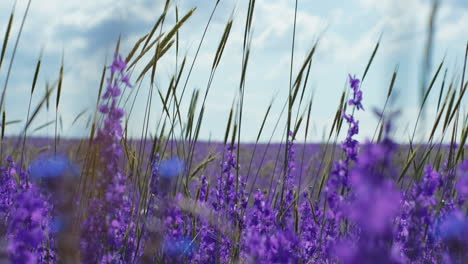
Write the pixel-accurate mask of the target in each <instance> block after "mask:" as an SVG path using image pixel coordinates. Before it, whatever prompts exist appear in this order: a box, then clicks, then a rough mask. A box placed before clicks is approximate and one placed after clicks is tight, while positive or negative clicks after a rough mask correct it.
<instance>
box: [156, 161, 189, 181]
mask: <svg viewBox="0 0 468 264" xmlns="http://www.w3.org/2000/svg"><path fill="white" fill-rule="evenodd" d="M182 172H184V162H183V161H182V160H181V159H179V158H176V157H174V158H170V159H166V160H163V161H161V163H160V164H159V168H158V173H159V176H160V177H162V178H166V179H169V178H173V177H176V176H178V175H179V174H181V173H182Z"/></svg>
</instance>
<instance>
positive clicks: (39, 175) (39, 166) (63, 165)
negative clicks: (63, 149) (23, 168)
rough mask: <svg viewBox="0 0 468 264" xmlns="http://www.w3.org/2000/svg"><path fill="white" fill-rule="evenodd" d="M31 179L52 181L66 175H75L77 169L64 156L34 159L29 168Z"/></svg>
mask: <svg viewBox="0 0 468 264" xmlns="http://www.w3.org/2000/svg"><path fill="white" fill-rule="evenodd" d="M29 171H30V175H31V178H32V179H37V180H39V179H53V178H59V177H64V176H66V175H77V174H78V172H77V167H76V166H74V165H73V164H72V163H71V162H70V160H69V159H68V158H67V157H65V156H51V157H45V158H39V159H36V160H35V161H33V162H32V163H31V165H30V166H29Z"/></svg>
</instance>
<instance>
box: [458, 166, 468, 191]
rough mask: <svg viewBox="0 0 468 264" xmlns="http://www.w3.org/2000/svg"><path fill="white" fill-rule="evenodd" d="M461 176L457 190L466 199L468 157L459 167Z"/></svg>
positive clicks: (467, 189)
mask: <svg viewBox="0 0 468 264" xmlns="http://www.w3.org/2000/svg"><path fill="white" fill-rule="evenodd" d="M459 172H460V178H459V179H458V182H457V185H456V187H457V190H458V194H459V195H460V198H461V199H462V200H466V199H467V198H468V159H466V160H465V161H464V162H463V163H462V164H461V165H460V167H459Z"/></svg>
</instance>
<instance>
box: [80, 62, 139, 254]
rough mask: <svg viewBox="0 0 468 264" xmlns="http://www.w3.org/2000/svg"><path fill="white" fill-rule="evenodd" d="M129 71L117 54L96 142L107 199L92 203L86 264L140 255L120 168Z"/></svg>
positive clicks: (85, 242) (86, 229)
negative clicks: (123, 99) (123, 94)
mask: <svg viewBox="0 0 468 264" xmlns="http://www.w3.org/2000/svg"><path fill="white" fill-rule="evenodd" d="M126 67H127V65H126V62H125V61H124V60H123V59H122V57H121V56H120V55H118V54H116V55H115V57H114V62H113V64H112V65H111V66H110V69H111V77H110V78H108V79H107V89H106V91H105V93H104V96H103V100H106V102H105V103H104V104H102V105H101V106H100V107H99V111H100V112H101V113H102V114H103V115H104V116H105V119H104V121H103V122H104V124H103V126H102V127H101V128H100V129H99V131H98V135H97V138H96V143H97V144H99V146H100V159H101V162H102V165H103V169H102V171H101V172H100V178H99V186H100V187H101V188H103V190H104V197H96V198H94V199H93V200H92V201H91V206H90V207H89V212H88V213H89V215H88V217H87V219H86V220H85V221H84V222H83V225H82V240H81V251H82V256H83V262H85V263H96V262H100V263H129V262H130V261H132V260H133V259H134V258H135V257H136V254H137V252H135V250H136V243H137V239H136V223H135V219H134V214H133V209H134V203H133V199H132V198H133V193H132V188H131V185H129V184H128V179H127V177H126V176H125V174H124V173H123V171H122V169H121V167H120V166H121V157H122V155H123V147H122V144H121V139H122V136H123V129H122V124H121V123H122V117H123V116H124V110H123V109H122V108H120V107H118V106H117V104H118V98H119V96H120V94H121V89H120V87H121V86H122V85H125V86H127V87H131V85H130V83H129V75H128V74H126V73H125V69H126ZM112 78H113V79H112ZM109 101H110V102H109ZM103 244H104V245H105V247H103Z"/></svg>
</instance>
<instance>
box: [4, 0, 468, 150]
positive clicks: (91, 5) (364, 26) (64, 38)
mask: <svg viewBox="0 0 468 264" xmlns="http://www.w3.org/2000/svg"><path fill="white" fill-rule="evenodd" d="M14 2H15V1H13V0H2V1H0V36H3V35H4V33H5V30H6V25H7V23H8V19H9V15H10V12H11V10H12V8H13V6H14ZM16 2H17V5H16V8H15V22H14V25H13V29H12V35H11V38H12V39H16V36H17V34H18V30H19V27H20V23H21V17H22V15H23V13H24V11H25V8H26V4H27V0H18V1H16ZM162 2H163V1H161V0H112V1H111V0H79V1H78V0H47V1H40V0H33V1H32V4H31V7H30V13H29V16H28V19H27V21H26V24H25V26H24V31H23V35H22V38H21V41H20V43H19V46H18V51H17V55H16V59H15V62H14V65H13V71H12V75H11V79H10V83H9V85H8V91H7V94H6V96H7V97H6V109H7V110H6V111H7V119H8V120H16V119H21V120H23V121H24V120H25V118H26V112H27V104H28V100H29V97H28V96H29V90H30V86H31V82H32V78H33V75H34V69H35V63H36V60H37V58H38V56H39V54H40V51H41V49H42V48H43V49H44V55H43V69H42V71H41V74H40V77H39V82H38V87H37V92H36V96H34V98H33V105H36V104H37V103H38V101H39V100H40V98H41V97H42V95H43V94H44V92H45V84H46V82H53V81H54V80H55V79H56V78H57V76H58V73H59V69H60V61H61V57H62V53H63V54H64V58H65V75H64V86H63V94H62V99H61V100H62V101H61V105H60V113H61V115H62V118H63V132H62V135H63V136H68V137H79V136H83V135H84V133H85V132H86V131H87V129H86V119H87V117H88V116H90V115H91V114H92V111H93V108H94V106H95V102H96V96H97V90H98V87H99V81H100V74H101V70H102V67H103V65H104V63H105V60H106V58H107V63H109V61H110V60H109V58H110V57H111V55H112V51H113V48H114V47H115V43H116V40H117V38H118V36H119V34H121V36H122V48H121V50H122V51H123V53H124V54H127V53H128V52H129V51H130V49H131V47H132V45H133V43H135V41H136V40H137V39H138V38H139V37H141V36H142V35H144V34H145V33H147V32H149V31H150V30H151V28H152V26H153V24H154V23H155V22H156V20H157V18H158V17H159V15H160V13H161V10H162V5H163V3H162ZM431 2H432V1H430V0H336V1H311V0H299V1H298V14H297V28H296V46H295V50H296V51H295V57H294V72H295V73H297V71H298V70H299V68H300V66H301V64H302V61H303V60H304V58H305V56H306V54H307V52H308V50H309V49H310V48H311V47H312V46H313V45H314V43H315V41H316V40H317V39H318V38H319V37H320V43H319V46H318V50H317V52H316V56H315V57H314V61H313V64H312V70H311V76H310V79H309V86H308V90H307V92H306V96H307V97H310V96H311V94H312V91H315V92H314V94H315V95H314V101H313V107H312V120H313V121H312V132H311V134H310V135H309V138H310V139H312V141H319V140H320V139H321V138H322V135H323V131H324V130H325V129H327V130H328V129H329V128H330V125H331V119H332V118H333V116H334V112H335V110H336V107H337V105H338V103H339V97H340V94H341V92H342V90H343V88H344V87H345V83H346V80H347V76H348V73H351V74H356V76H358V77H359V76H362V73H363V71H364V69H365V66H366V64H367V61H368V59H369V57H370V55H371V53H372V50H373V48H374V46H375V44H376V42H377V41H378V39H379V36H382V39H381V46H380V50H379V52H378V54H377V56H376V58H375V60H374V63H373V66H372V68H371V70H370V72H369V74H368V77H366V81H365V83H364V84H363V87H362V90H363V91H364V101H363V104H364V107H365V109H366V111H364V112H359V113H358V118H359V119H360V120H361V121H360V124H361V138H366V137H369V136H371V135H372V134H373V132H374V128H375V126H376V123H377V118H376V117H375V116H374V114H373V113H372V109H374V108H377V109H380V108H381V107H382V106H383V104H384V101H385V96H386V93H387V87H388V85H389V83H390V80H391V75H392V73H393V70H394V69H395V67H396V66H397V65H398V67H399V74H398V77H397V81H396V85H395V94H394V96H393V100H392V108H393V109H399V110H401V111H402V115H401V116H400V118H399V119H398V126H397V130H396V131H395V135H396V136H397V139H399V140H402V141H404V140H405V138H407V137H408V136H407V135H408V130H407V129H408V127H409V128H412V126H413V125H414V120H415V116H416V114H417V109H418V102H419V99H418V91H419V87H420V83H421V70H422V67H421V65H422V61H423V54H424V45H425V39H426V37H427V27H428V26H427V25H428V20H429V14H430V11H431ZM440 2H441V4H440V8H439V10H438V13H437V16H436V21H435V24H436V31H435V35H434V52H433V56H432V64H431V69H430V71H431V74H433V73H434V72H435V69H436V68H437V66H438V64H439V63H440V61H441V60H442V59H443V58H444V56H445V65H444V68H443V70H444V71H445V69H448V71H447V78H448V79H449V80H452V79H453V80H456V81H457V85H459V83H460V81H459V78H460V75H461V72H462V67H463V57H464V52H465V45H466V41H467V40H468V27H467V26H466V25H468V1H466V0H441V1H440ZM214 3H215V1H214V0H178V1H177V0H176V1H174V3H173V5H172V7H174V6H175V5H177V6H178V7H179V12H180V14H181V15H183V14H185V13H186V12H187V11H188V10H190V9H191V8H193V7H197V10H196V11H195V13H194V15H193V16H192V17H191V18H190V20H189V22H188V23H187V24H185V25H184V26H183V28H182V30H181V31H180V39H181V43H180V53H181V54H182V55H187V58H188V59H189V61H190V62H191V59H193V56H194V54H195V51H196V48H197V45H198V42H199V41H200V38H201V34H202V33H203V29H204V26H205V25H206V22H207V21H208V17H209V15H210V12H211V10H212V9H213V7H214ZM247 3H248V1H246V0H238V1H237V0H224V1H223V0H222V1H221V3H220V5H219V8H218V9H217V11H216V13H215V15H214V20H213V23H212V24H211V25H210V27H209V29H208V33H207V38H206V41H205V42H204V44H203V46H202V48H201V51H200V54H199V58H198V61H197V63H196V65H195V69H194V71H193V74H192V77H191V79H190V82H189V84H188V89H189V91H190V92H191V91H192V90H193V89H201V91H204V90H205V88H206V84H207V81H208V78H209V74H210V68H211V63H212V60H213V57H214V51H215V50H216V48H217V46H218V43H219V40H220V39H221V35H222V33H223V30H224V27H225V24H226V22H227V21H228V19H229V18H230V17H231V16H233V17H234V25H233V32H232V34H231V36H230V40H229V42H228V45H227V47H226V50H225V53H224V55H223V59H222V62H221V64H220V66H219V69H218V72H217V74H216V76H215V78H214V82H213V86H212V90H211V92H210V94H209V97H208V99H207V106H206V109H207V112H206V114H205V118H204V123H203V124H204V125H203V127H202V130H201V137H202V138H203V139H208V138H209V137H211V138H213V139H218V140H219V139H222V138H223V136H224V129H225V126H226V118H227V115H228V113H229V109H230V106H231V104H232V100H233V98H234V96H235V94H236V90H237V89H238V83H239V79H240V69H241V57H242V55H241V54H242V40H243V26H244V23H245V15H246V13H247V12H246V11H247ZM294 4H295V1H294V0H257V1H256V8H255V14H254V22H253V38H252V50H251V57H250V62H249V68H248V73H247V79H246V95H245V96H246V97H245V112H244V113H245V114H244V118H245V119H244V123H243V129H244V130H243V132H242V138H243V140H245V141H252V140H254V139H255V137H256V132H257V131H258V129H259V127H260V123H261V120H262V118H263V115H264V113H265V111H266V108H267V107H268V104H269V102H270V101H271V100H272V98H275V101H274V105H273V109H272V115H271V117H270V118H271V119H269V120H270V122H268V123H267V129H266V132H267V133H266V134H265V137H264V138H263V140H266V139H267V136H269V135H270V133H271V131H272V129H273V126H274V122H273V120H274V119H276V118H278V116H279V113H280V111H281V107H282V105H283V103H284V101H285V98H286V95H287V91H288V87H289V67H290V59H291V58H290V56H291V52H290V50H291V41H292V30H293V18H294ZM173 24H174V10H171V15H170V16H169V20H168V22H167V24H166V26H165V29H166V30H168V29H169V27H170V26H171V25H173ZM13 43H14V42H13V41H10V43H9V46H8V49H7V52H6V61H5V62H4V63H3V65H2V68H1V69H0V85H1V89H3V87H4V82H5V73H6V70H7V68H8V64H9V62H10V58H11V55H12V47H13ZM180 60H181V58H179V61H178V63H179V64H180ZM175 67H176V57H175V54H174V52H172V53H169V54H168V55H167V56H166V57H165V58H164V60H163V63H161V65H160V66H159V68H158V73H157V78H156V88H158V89H160V90H161V91H165V90H166V89H167V85H168V80H169V78H170V77H171V76H172V75H173V74H174V71H175ZM135 78H136V76H133V79H135ZM440 83H441V82H440V81H439V82H437V83H436V86H435V87H436V88H435V89H437V90H436V91H438V90H439V89H440ZM148 88H149V80H144V81H143V84H142V90H141V93H140V95H139V96H138V97H137V103H136V106H135V110H134V113H133V114H132V118H131V122H130V127H131V129H130V134H131V135H133V136H138V135H139V131H140V130H141V123H142V120H143V115H144V104H145V99H146V97H147V91H148ZM437 95H438V93H437V92H435V93H433V95H432V96H431V97H430V98H429V103H428V112H427V113H428V114H427V116H428V120H429V122H430V121H431V120H432V119H433V118H434V113H435V107H436V105H437ZM155 98H156V99H157V104H155V105H154V109H152V116H153V117H154V118H152V124H151V125H152V127H153V132H154V130H155V124H156V121H157V119H158V118H159V116H160V112H161V108H160V101H158V98H157V97H155ZM186 99H187V100H188V99H189V98H188V96H186ZM466 102H467V101H466V100H465V101H464V104H462V105H464V106H465V107H464V110H465V113H466V110H467V109H466V105H467V104H466ZM185 109H186V108H185ZM83 110H87V113H86V114H85V115H84V116H83V118H82V119H80V120H78V122H76V123H75V124H74V125H73V126H72V121H73V119H74V118H75V116H76V115H77V114H78V113H80V112H81V111H83ZM54 117H55V112H54V110H53V109H50V111H49V112H46V111H44V112H43V113H41V115H40V118H38V119H37V120H36V121H35V122H36V123H35V124H33V125H32V127H33V129H34V128H35V127H39V126H40V125H42V124H44V123H47V122H48V121H51V120H53V118H54ZM23 125H24V122H23V123H19V124H14V125H11V126H9V127H8V128H7V134H10V135H11V134H14V133H17V132H18V131H20V129H21V128H22V126H23ZM410 130H411V129H410ZM278 131H279V132H278V133H277V134H276V135H275V136H274V138H275V139H277V140H278V139H280V133H282V128H280V129H278ZM35 134H37V135H42V136H44V135H53V127H52V126H51V127H48V128H46V129H43V130H40V131H37V132H35ZM421 136H422V134H421Z"/></svg>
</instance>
